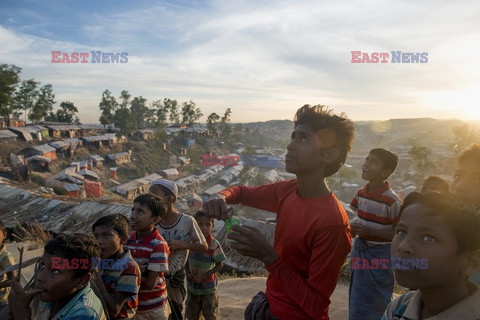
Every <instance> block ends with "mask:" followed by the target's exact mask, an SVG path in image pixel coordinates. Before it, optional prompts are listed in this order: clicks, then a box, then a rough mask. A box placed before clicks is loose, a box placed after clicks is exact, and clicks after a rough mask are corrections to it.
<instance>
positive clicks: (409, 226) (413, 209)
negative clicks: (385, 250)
mask: <svg viewBox="0 0 480 320" xmlns="http://www.w3.org/2000/svg"><path fill="white" fill-rule="evenodd" d="M391 255H392V259H394V258H401V259H428V268H427V269H424V270H418V269H410V270H403V269H395V278H396V280H397V281H398V283H399V284H400V285H402V286H404V287H407V288H410V289H435V290H437V289H442V288H443V289H445V288H447V287H449V286H450V287H451V286H452V285H454V284H455V283H462V281H463V282H465V280H466V277H467V276H468V275H467V274H466V272H465V271H464V270H465V268H464V266H465V265H466V264H467V260H468V254H467V253H462V254H459V253H458V242H457V239H456V237H455V233H454V231H453V230H452V229H451V227H449V225H448V224H447V222H446V221H445V218H444V217H442V216H440V215H435V214H432V212H431V209H430V208H428V207H427V206H425V205H424V204H421V203H413V204H411V205H409V206H408V207H406V208H405V209H404V210H403V213H402V216H401V218H400V221H399V223H398V224H397V226H396V228H395V237H394V238H393V240H392V248H391Z"/></svg>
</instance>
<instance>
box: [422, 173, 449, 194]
mask: <svg viewBox="0 0 480 320" xmlns="http://www.w3.org/2000/svg"><path fill="white" fill-rule="evenodd" d="M428 185H429V186H428ZM427 188H429V189H430V190H427ZM449 188H450V184H449V183H448V181H447V180H445V179H443V178H442V177H439V176H430V177H427V178H426V179H425V180H424V181H423V184H422V192H426V191H432V190H433V191H437V192H443V193H448V192H449Z"/></svg>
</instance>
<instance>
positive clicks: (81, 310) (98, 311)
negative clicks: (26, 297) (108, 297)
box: [30, 283, 106, 320]
mask: <svg viewBox="0 0 480 320" xmlns="http://www.w3.org/2000/svg"><path fill="white" fill-rule="evenodd" d="M53 305H54V302H43V301H40V300H39V299H38V295H37V296H35V298H34V299H33V300H32V302H31V303H30V308H31V310H32V319H35V320H49V319H51V320H60V319H62V320H73V319H74V320H105V319H106V317H105V312H104V310H103V306H102V303H101V302H100V300H99V299H98V297H97V296H96V295H95V293H94V292H93V290H92V288H90V284H89V283H88V284H87V285H86V286H85V287H84V288H83V289H80V290H78V291H77V293H76V294H75V295H74V296H73V298H72V299H70V301H68V303H67V304H66V305H65V306H64V307H63V308H62V309H60V311H58V312H57V314H56V315H55V316H54V317H53V318H52V317H50V314H51V312H52V309H53Z"/></svg>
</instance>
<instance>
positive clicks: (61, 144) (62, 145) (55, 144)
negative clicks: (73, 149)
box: [48, 140, 70, 149]
mask: <svg viewBox="0 0 480 320" xmlns="http://www.w3.org/2000/svg"><path fill="white" fill-rule="evenodd" d="M48 144H49V145H50V146H52V147H54V148H55V149H62V148H68V147H70V144H69V143H67V142H65V141H61V140H60V141H53V142H49V143H48Z"/></svg>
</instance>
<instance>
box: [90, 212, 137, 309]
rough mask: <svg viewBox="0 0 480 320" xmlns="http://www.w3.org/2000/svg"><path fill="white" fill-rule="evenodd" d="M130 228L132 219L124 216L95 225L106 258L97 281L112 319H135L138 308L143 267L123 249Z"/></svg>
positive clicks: (111, 217)
mask: <svg viewBox="0 0 480 320" xmlns="http://www.w3.org/2000/svg"><path fill="white" fill-rule="evenodd" d="M128 229H129V227H128V219H127V218H125V216H123V215H121V214H111V215H107V216H103V217H101V218H100V219H98V220H97V221H95V223H94V224H93V226H92V232H93V235H94V236H95V238H96V239H97V241H98V244H99V245H100V257H101V258H102V262H101V263H100V264H99V265H100V267H101V268H100V270H99V273H97V276H95V277H94V280H95V284H96V285H97V288H98V289H99V290H100V293H101V294H102V297H103V300H104V301H105V304H106V306H107V310H108V313H109V314H110V319H132V318H133V316H134V315H135V312H136V311H137V307H138V290H139V289H140V282H141V274H140V268H139V267H138V264H137V263H136V262H135V260H133V258H132V255H131V254H130V251H129V250H128V249H123V245H124V244H125V243H126V242H127V239H128Z"/></svg>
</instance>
